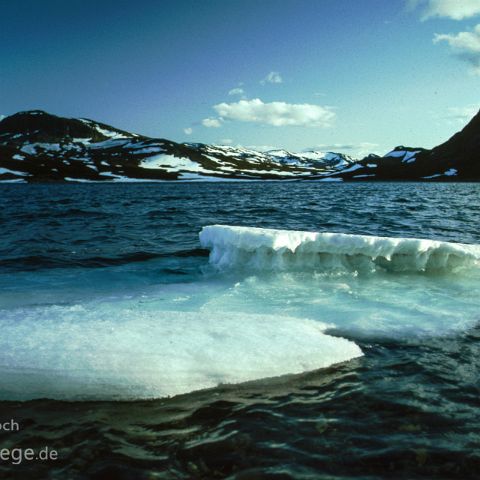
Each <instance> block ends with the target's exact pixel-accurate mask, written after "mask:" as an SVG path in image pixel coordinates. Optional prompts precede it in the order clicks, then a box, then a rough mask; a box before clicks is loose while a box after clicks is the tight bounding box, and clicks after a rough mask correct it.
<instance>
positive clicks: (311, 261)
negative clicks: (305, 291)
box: [199, 225, 480, 272]
mask: <svg viewBox="0 0 480 480" xmlns="http://www.w3.org/2000/svg"><path fill="white" fill-rule="evenodd" d="M199 236H200V243H201V245H202V247H204V248H208V249H210V264H211V265H213V266H214V267H215V268H217V269H221V270H228V269H254V270H344V271H362V272H363V271H370V272H371V271H378V270H380V271H393V272H434V271H456V270H458V269H461V268H465V267H478V266H479V265H480V245H468V244H462V243H450V242H443V241H437V240H426V239H418V238H394V237H375V236H369V235H351V234H346V233H327V232H325V233H323V232H322V233H318V232H303V231H293V230H292V231H290V230H274V229H264V228H253V227H239V226H229V225H210V226H206V227H203V229H202V231H201V232H200V234H199Z"/></svg>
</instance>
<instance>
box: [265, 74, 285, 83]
mask: <svg viewBox="0 0 480 480" xmlns="http://www.w3.org/2000/svg"><path fill="white" fill-rule="evenodd" d="M260 83H261V84H262V85H265V84H266V83H283V79H282V77H281V75H280V73H278V72H270V73H269V74H268V75H267V76H266V77H265V78H264V79H262V80H260Z"/></svg>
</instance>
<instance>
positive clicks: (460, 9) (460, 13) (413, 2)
mask: <svg viewBox="0 0 480 480" xmlns="http://www.w3.org/2000/svg"><path fill="white" fill-rule="evenodd" d="M408 5H409V6H410V8H416V7H417V6H418V5H423V6H424V9H423V14H422V17H421V18H422V20H427V19H429V18H432V17H446V18H451V19H453V20H462V19H464V18H470V17H474V16H476V15H480V0H409V2H408Z"/></svg>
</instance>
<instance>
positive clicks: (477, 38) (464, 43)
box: [433, 24, 480, 75]
mask: <svg viewBox="0 0 480 480" xmlns="http://www.w3.org/2000/svg"><path fill="white" fill-rule="evenodd" d="M443 41H444V42H447V43H448V44H449V45H450V47H451V48H452V49H453V51H454V52H455V54H456V55H457V56H458V57H459V58H461V59H462V60H464V61H465V62H467V63H469V64H470V65H471V66H472V71H473V73H475V74H477V75H480V24H478V25H477V26H476V27H475V28H474V29H473V30H472V31H471V32H460V33H457V34H456V35H454V34H443V33H442V34H439V33H436V34H435V36H434V37H433V43H438V42H443Z"/></svg>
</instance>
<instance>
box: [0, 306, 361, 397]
mask: <svg viewBox="0 0 480 480" xmlns="http://www.w3.org/2000/svg"><path fill="white" fill-rule="evenodd" d="M0 328H1V330H2V336H1V338H0V385H1V389H0V399H2V400H30V399H36V398H50V399H59V400H114V399H116V400H136V399H148V398H160V397H166V396H172V395H177V394H182V393H187V392H192V391H195V390H200V389H205V388H212V387H215V386H217V385H219V384H226V383H239V382H245V381H252V380H258V379H261V378H268V377H276V376H280V375H286V374H298V373H303V372H305V371H310V370H315V369H318V368H323V367H328V366H330V365H332V364H336V363H340V362H344V361H347V360H350V359H352V358H356V357H359V356H361V355H362V352H361V350H360V348H359V347H358V346H357V345H356V344H355V343H354V342H352V341H349V340H346V339H344V338H339V337H334V336H331V335H327V334H325V333H324V331H325V329H326V328H327V325H325V324H322V323H320V322H316V321H313V320H308V319H300V318H294V317H282V316H273V315H260V314H238V313H227V312H211V313H207V312H181V311H167V310H155V311H139V310H138V308H134V306H133V305H131V306H129V307H126V306H125V305H122V304H115V303H109V302H105V303H103V304H102V303H100V304H98V303H97V304H90V305H71V306H61V305H54V306H49V307H35V308H21V309H14V310H5V311H3V312H2V317H1V318H0Z"/></svg>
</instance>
